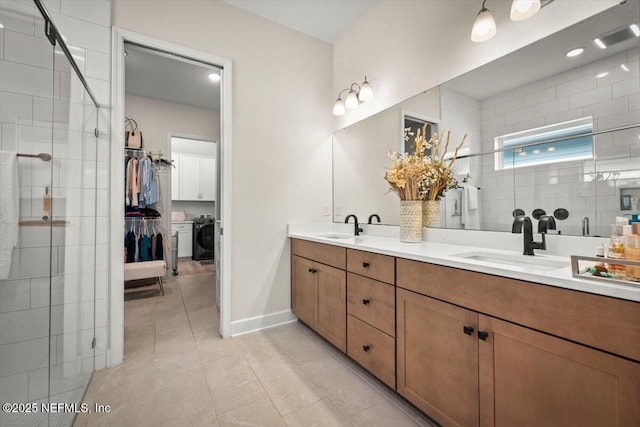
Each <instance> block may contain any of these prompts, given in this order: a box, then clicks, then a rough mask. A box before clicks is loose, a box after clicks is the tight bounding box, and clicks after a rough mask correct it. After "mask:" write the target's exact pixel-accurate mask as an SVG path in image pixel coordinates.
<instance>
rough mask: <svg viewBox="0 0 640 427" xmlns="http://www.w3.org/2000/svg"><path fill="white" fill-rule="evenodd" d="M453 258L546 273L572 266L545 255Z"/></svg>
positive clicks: (477, 254)
mask: <svg viewBox="0 0 640 427" xmlns="http://www.w3.org/2000/svg"><path fill="white" fill-rule="evenodd" d="M452 256H454V257H456V258H464V259H468V260H474V261H484V262H490V263H494V264H504V265H512V266H515V267H522V268H530V269H535V270H544V271H552V270H559V269H561V268H565V267H569V265H570V261H569V260H567V261H559V260H556V259H550V258H548V257H546V256H544V255H537V256H528V255H515V254H513V255H512V254H503V253H496V252H483V251H478V252H467V253H461V254H454V255H452Z"/></svg>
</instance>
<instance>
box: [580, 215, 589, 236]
mask: <svg viewBox="0 0 640 427" xmlns="http://www.w3.org/2000/svg"><path fill="white" fill-rule="evenodd" d="M582 235H583V236H588V235H589V217H588V216H584V217H582Z"/></svg>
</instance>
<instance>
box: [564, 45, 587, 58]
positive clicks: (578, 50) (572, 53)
mask: <svg viewBox="0 0 640 427" xmlns="http://www.w3.org/2000/svg"><path fill="white" fill-rule="evenodd" d="M582 52H584V48H583V47H577V48H575V49H571V50H570V51H569V52H567V53H565V55H567V58H574V57H576V56H578V55H581V54H582Z"/></svg>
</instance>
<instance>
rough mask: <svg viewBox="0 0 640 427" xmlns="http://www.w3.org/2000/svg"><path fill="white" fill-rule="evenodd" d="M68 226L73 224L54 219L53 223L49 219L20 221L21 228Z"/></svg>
mask: <svg viewBox="0 0 640 427" xmlns="http://www.w3.org/2000/svg"><path fill="white" fill-rule="evenodd" d="M67 225H71V222H69V221H64V220H59V219H54V220H53V221H51V220H48V219H30V220H24V221H19V222H18V226H19V227H66V226H67Z"/></svg>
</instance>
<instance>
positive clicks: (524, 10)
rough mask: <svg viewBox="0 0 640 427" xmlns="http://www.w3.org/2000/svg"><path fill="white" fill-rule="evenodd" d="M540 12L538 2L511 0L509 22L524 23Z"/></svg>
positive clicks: (537, 0)
mask: <svg viewBox="0 0 640 427" xmlns="http://www.w3.org/2000/svg"><path fill="white" fill-rule="evenodd" d="M539 10H540V0H513V3H511V15H510V17H511V20H512V21H524V20H525V19H527V18H531V17H532V16H533V15H535V14H536V13H538V11H539Z"/></svg>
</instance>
